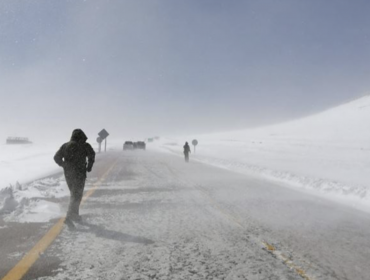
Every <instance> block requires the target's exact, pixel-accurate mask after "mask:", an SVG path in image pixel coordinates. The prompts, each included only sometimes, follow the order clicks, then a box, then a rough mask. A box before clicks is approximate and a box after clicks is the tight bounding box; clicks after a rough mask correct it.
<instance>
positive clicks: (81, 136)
mask: <svg viewBox="0 0 370 280" xmlns="http://www.w3.org/2000/svg"><path fill="white" fill-rule="evenodd" d="M86 140H87V137H86V134H85V133H84V132H83V131H82V129H79V128H77V129H75V130H73V132H72V136H71V141H75V142H79V143H85V142H86Z"/></svg>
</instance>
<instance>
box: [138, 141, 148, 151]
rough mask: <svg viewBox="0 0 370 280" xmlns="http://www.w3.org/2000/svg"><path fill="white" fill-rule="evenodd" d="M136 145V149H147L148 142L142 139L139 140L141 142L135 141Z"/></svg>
mask: <svg viewBox="0 0 370 280" xmlns="http://www.w3.org/2000/svg"><path fill="white" fill-rule="evenodd" d="M135 144H136V145H135V146H136V149H141V150H145V149H146V144H145V142H142V141H139V142H136V143H135Z"/></svg>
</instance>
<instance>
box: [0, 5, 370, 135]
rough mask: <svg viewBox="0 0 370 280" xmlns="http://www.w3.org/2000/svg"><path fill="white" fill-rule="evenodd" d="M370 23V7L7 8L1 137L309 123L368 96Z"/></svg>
mask: <svg viewBox="0 0 370 280" xmlns="http://www.w3.org/2000/svg"><path fill="white" fill-rule="evenodd" d="M369 14H370V1H368V0H364V1H360V0H356V1H348V0H325V1H323V0H279V1H277V0H270V1H264V0H259V1H257V0H254V1H252V0H239V1H238V0H222V1H221V0H186V1H184V0H130V1H128V0H127V1H126V0H115V1H108V0H104V1H103V0H101V1H97V0H86V1H78V0H70V1H63V0H58V1H50V0H33V1H32V0H22V1H21V0H1V1H0V97H1V101H0V123H1V127H2V129H1V134H0V135H2V137H5V136H8V135H18V136H29V137H31V138H38V136H40V135H48V136H55V137H64V135H65V137H66V138H68V137H69V134H70V132H71V130H72V129H73V128H76V127H80V128H82V129H84V130H86V132H87V134H88V136H89V137H90V139H91V138H94V139H95V138H96V133H97V132H98V131H99V130H100V129H102V128H106V129H107V130H108V131H109V132H110V133H111V134H112V135H114V136H117V137H118V136H119V137H121V136H125V137H131V136H132V137H146V136H151V135H171V134H179V133H180V134H194V133H207V132H215V131H224V130H231V129H240V128H248V127H250V126H256V125H263V124H268V123H275V122H279V121H283V120H287V119H291V118H296V117H300V116H304V115H308V114H311V113H313V112H317V111H320V110H323V109H325V108H328V107H331V106H334V105H336V104H340V103H342V102H345V101H348V100H350V99H354V98H357V97H359V96H361V95H364V94H366V93H369V92H370V17H369ZM36 133H38V134H37V135H36ZM4 140H5V139H4ZM63 140H64V139H63ZM1 141H2V140H1Z"/></svg>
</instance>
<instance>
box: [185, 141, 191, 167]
mask: <svg viewBox="0 0 370 280" xmlns="http://www.w3.org/2000/svg"><path fill="white" fill-rule="evenodd" d="M189 153H190V146H189V144H188V142H186V143H185V146H184V155H185V161H186V162H189Z"/></svg>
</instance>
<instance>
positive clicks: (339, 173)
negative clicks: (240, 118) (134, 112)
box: [158, 96, 370, 211]
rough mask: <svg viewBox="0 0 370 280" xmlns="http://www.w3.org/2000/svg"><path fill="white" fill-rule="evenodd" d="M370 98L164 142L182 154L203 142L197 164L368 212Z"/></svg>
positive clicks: (162, 143) (166, 148) (165, 146)
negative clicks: (193, 143)
mask: <svg viewBox="0 0 370 280" xmlns="http://www.w3.org/2000/svg"><path fill="white" fill-rule="evenodd" d="M369 123H370V96H366V97H363V98H360V99H358V100H355V101H352V102H349V103H346V104H343V105H341V106H338V107H336V108H333V109H330V110H327V111H325V112H322V113H319V114H316V115H313V116H310V117H306V118H302V119H298V120H295V121H290V122H286V123H283V124H279V125H273V126H267V127H261V128H257V129H249V130H240V131H233V132H225V133H217V134H210V135H197V136H190V137H183V138H167V139H162V140H161V143H160V144H159V146H158V147H159V148H161V149H162V150H167V151H171V152H174V153H177V154H179V155H181V153H182V146H183V144H184V142H185V141H188V142H189V144H190V142H191V140H192V139H194V138H196V139H198V141H199V145H198V147H197V153H196V154H195V155H192V156H193V157H192V158H193V159H196V160H199V161H202V162H205V163H209V164H212V165H216V166H219V167H223V168H227V169H231V170H234V171H237V172H242V173H246V174H248V175H256V176H263V177H265V178H267V179H269V180H274V181H275V182H279V183H282V184H283V185H285V186H290V187H293V188H297V189H300V190H304V191H308V192H311V193H313V194H316V195H319V196H322V197H326V198H329V199H334V200H337V201H340V202H342V203H345V204H348V205H351V206H353V207H356V208H359V209H362V210H365V211H370V185H369V183H370V172H369V171H370V126H369Z"/></svg>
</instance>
